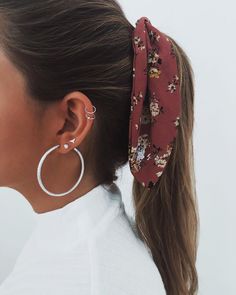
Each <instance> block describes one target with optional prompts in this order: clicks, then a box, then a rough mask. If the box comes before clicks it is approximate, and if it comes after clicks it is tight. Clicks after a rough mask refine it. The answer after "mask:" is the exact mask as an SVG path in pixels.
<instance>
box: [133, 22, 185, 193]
mask: <svg viewBox="0 0 236 295" xmlns="http://www.w3.org/2000/svg"><path fill="white" fill-rule="evenodd" d="M133 49H134V61H133V70H132V71H133V73H132V74H133V83H134V87H133V90H132V94H131V108H130V111H131V112H130V121H129V147H128V154H129V165H130V169H131V172H132V174H133V176H134V177H135V178H136V179H137V180H138V181H139V182H140V183H141V184H142V185H143V186H144V187H147V188H148V189H151V188H152V187H153V186H154V185H155V183H157V181H158V179H159V178H160V177H161V175H162V174H163V171H164V169H165V167H166V165H167V163H168V160H169V158H170V155H171V152H172V150H173V148H174V140H175V138H176V136H177V130H178V126H179V125H180V119H181V117H180V112H181V95H180V85H179V76H178V70H177V69H178V68H177V61H176V56H175V53H174V47H173V44H172V42H171V40H170V39H169V38H167V37H166V35H165V34H164V33H162V32H160V31H159V30H158V29H157V28H155V27H154V26H153V25H152V24H151V22H150V20H149V19H148V18H147V17H141V18H140V19H139V20H138V21H137V22H136V28H135V30H134V32H133ZM137 73H139V75H137Z"/></svg>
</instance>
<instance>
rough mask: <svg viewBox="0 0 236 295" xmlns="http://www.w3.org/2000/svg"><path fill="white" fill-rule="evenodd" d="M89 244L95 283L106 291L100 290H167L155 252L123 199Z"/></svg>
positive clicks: (113, 293) (106, 291)
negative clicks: (137, 227)
mask: <svg viewBox="0 0 236 295" xmlns="http://www.w3.org/2000/svg"><path fill="white" fill-rule="evenodd" d="M88 245H89V251H90V257H91V258H90V263H91V272H92V277H93V278H94V287H95V286H96V287H95V288H98V290H101V291H102V293H98V294H112V295H116V294H117V295H118V294H119V295H122V294H124V295H126V294H127V295H130V294H135V295H139V294H140V295H141V294H142V295H143V294H145V295H149V294H150V295H151V294H152V295H153V294H160V295H161V294H166V293H165V290H164V285H163V282H162V279H161V276H160V273H159V271H158V268H157V266H156V264H155V263H154V261H153V259H152V257H151V253H150V251H149V249H148V247H147V246H146V245H145V244H144V242H143V241H141V240H140V239H139V238H138V235H137V234H136V231H135V227H134V224H133V222H132V220H131V218H130V217H129V216H128V215H127V214H126V211H125V208H124V204H123V202H122V203H120V206H118V207H116V210H113V211H111V212H107V215H106V216H104V218H103V220H102V221H101V223H100V224H99V225H98V226H97V227H96V231H94V232H93V233H92V234H91V236H90V238H89V242H88ZM109 288H110V289H109Z"/></svg>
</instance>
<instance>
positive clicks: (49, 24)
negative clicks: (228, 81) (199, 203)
mask: <svg viewBox="0 0 236 295" xmlns="http://www.w3.org/2000/svg"><path fill="white" fill-rule="evenodd" d="M0 29H1V34H0V52H1V55H0V66H1V69H0V91H1V92H0V132H1V139H0V162H1V167H0V181H1V182H0V185H1V186H9V187H12V188H15V189H19V190H20V189H21V190H22V191H24V189H25V187H26V186H30V184H31V190H32V193H33V191H34V189H36V186H37V189H38V184H37V179H36V169H37V165H38V161H39V160H40V158H41V156H42V154H43V153H44V152H45V151H46V150H47V149H48V148H50V147H52V146H53V145H55V144H61V145H62V146H63V144H64V143H66V142H68V140H71V139H73V138H75V137H76V138H78V141H77V142H75V147H77V148H79V150H80V151H81V152H82V154H83V157H84V162H85V179H93V180H94V181H95V182H97V183H101V184H110V183H112V182H113V181H114V180H116V179H117V176H116V171H117V169H118V168H119V167H121V166H123V165H125V164H127V161H128V131H129V129H128V127H129V115H130V103H131V101H130V95H131V90H132V68H133V49H132V38H131V37H132V32H133V29H134V27H133V26H132V25H131V24H130V23H129V21H128V20H127V18H126V17H125V15H124V12H123V11H122V9H121V7H120V5H119V4H118V3H117V2H116V1H115V0H99V1H98V0H96V1H95V0H89V1H87V0H80V1H76V0H67V1H65V0H55V1H53V0H43V1H37V2H32V1H29V0H22V1H19V0H7V1H3V0H0ZM168 37H169V36H168ZM169 39H170V40H171V41H172V42H173V45H174V50H175V51H176V56H177V59H178V67H179V74H180V77H181V93H182V98H183V101H182V109H183V114H182V115H183V116H182V121H181V124H180V126H179V132H178V137H177V139H176V143H175V146H174V149H173V152H172V155H171V159H170V160H169V163H168V165H167V167H166V169H165V171H164V173H163V174H162V176H161V177H160V180H159V181H158V183H157V184H156V185H155V186H154V187H152V190H151V192H147V191H146V190H145V189H144V188H143V187H142V186H141V185H140V184H139V183H137V182H136V181H134V191H133V194H134V195H133V200H134V209H135V212H136V215H135V219H136V224H137V229H138V232H139V235H140V238H141V239H142V240H143V241H145V242H146V243H147V244H148V246H149V247H150V249H151V251H152V255H153V259H154V261H155V263H156V265H157V267H158V269H159V271H160V273H161V275H162V278H163V282H164V284H165V288H166V291H167V294H173V295H175V294H194V292H195V291H196V288H197V274H196V270H195V265H194V263H195V258H196V253H195V252H196V241H195V239H196V229H197V226H196V221H197V220H196V207H195V203H194V182H193V181H192V176H193V171H192V170H191V165H190V164H191V163H190V162H191V156H192V154H191V153H192V150H191V140H192V138H191V136H192V129H193V96H194V93H193V81H192V71H191V66H190V63H189V61H188V58H187V56H186V55H185V53H184V52H183V50H182V49H181V47H180V46H179V45H178V44H177V43H176V42H175V41H174V40H173V39H172V38H170V37H169ZM92 105H94V106H95V107H96V114H95V115H96V118H95V120H87V119H86V117H85V110H84V108H85V107H87V109H88V110H92ZM71 149H72V147H71ZM53 154H54V155H53ZM53 154H52V156H51V158H50V159H48V160H47V162H45V173H47V175H46V179H45V184H47V181H48V183H50V180H52V182H55V178H54V176H55V175H54V174H55V173H59V174H60V176H63V175H64V174H65V171H66V175H67V172H68V175H71V174H70V173H69V170H70V169H72V170H73V169H74V170H73V171H76V170H79V169H80V166H79V164H78V162H79V161H78V159H77V158H75V157H76V155H74V154H73V153H72V152H68V151H63V148H61V150H60V153H59V152H57V153H53ZM73 157H74V158H73ZM55 159H56V161H55ZM74 159H75V160H74ZM53 160H54V161H53ZM50 162H51V163H53V165H50ZM55 162H56V166H55ZM46 163H48V164H46ZM71 166H73V167H71ZM48 167H50V168H51V167H52V169H53V170H47V168H48ZM47 171H48V172H47ZM58 171H59V172H58ZM51 172H53V173H51ZM78 173H79V171H78ZM77 176H78V175H75V179H71V183H68V179H64V178H63V177H62V179H63V181H64V182H63V181H62V183H56V184H55V187H54V188H52V187H51V189H50V187H49V189H50V191H59V192H60V191H63V189H60V188H62V187H64V186H65V184H66V183H67V185H68V187H67V189H69V188H70V187H71V186H72V185H73V184H74V182H75V180H76V178H77ZM79 187H80V185H79ZM78 189H79V188H78ZM48 198H50V197H48ZM187 290H189V291H187ZM187 292H188V293H187Z"/></svg>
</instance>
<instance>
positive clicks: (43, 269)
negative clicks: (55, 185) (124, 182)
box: [0, 183, 166, 295]
mask: <svg viewBox="0 0 236 295" xmlns="http://www.w3.org/2000/svg"><path fill="white" fill-rule="evenodd" d="M35 217H36V219H37V223H36V226H35V228H34V230H33V232H32V234H31V235H30V236H29V238H28V240H27V242H26V244H25V246H24V247H23V250H22V251H21V253H20V255H19V256H18V258H17V260H16V263H15V266H14V268H13V270H12V271H11V273H10V275H9V276H8V277H7V278H6V279H5V281H4V282H3V283H2V284H1V285H0V295H54V294H55V295H154V294H155V295H162V294H166V293H165V290H164V285H163V282H162V279H161V276H160V274H159V272H158V268H157V267H156V265H155V263H154V261H153V260H152V258H151V254H150V252H149V250H148V248H147V247H146V246H145V245H144V243H143V242H142V241H141V240H140V239H139V238H138V237H137V235H136V232H135V229H134V227H133V226H132V225H133V224H132V222H130V221H131V220H130V219H129V218H128V216H127V215H126V212H125V208H124V203H123V201H122V198H121V191H120V189H119V188H118V186H117V185H116V184H115V183H114V184H113V185H112V186H110V187H109V186H103V185H98V186H96V187H94V188H93V189H92V190H90V191H89V192H87V193H86V194H84V195H83V196H81V197H79V198H78V199H76V200H74V201H72V202H70V203H68V204H67V205H65V206H64V207H62V208H59V209H56V210H53V211H49V212H45V213H40V214H37V213H35Z"/></svg>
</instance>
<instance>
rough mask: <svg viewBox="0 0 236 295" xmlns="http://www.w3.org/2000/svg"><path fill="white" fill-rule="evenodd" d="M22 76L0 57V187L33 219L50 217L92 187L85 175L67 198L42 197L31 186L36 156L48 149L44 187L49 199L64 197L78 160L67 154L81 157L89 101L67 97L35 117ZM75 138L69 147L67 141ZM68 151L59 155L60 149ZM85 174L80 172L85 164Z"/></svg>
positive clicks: (91, 180) (77, 170)
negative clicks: (14, 194)
mask: <svg viewBox="0 0 236 295" xmlns="http://www.w3.org/2000/svg"><path fill="white" fill-rule="evenodd" d="M24 85H25V81H24V78H23V76H22V74H21V73H20V72H19V71H18V70H17V69H16V68H15V67H14V65H13V64H12V63H11V61H10V60H9V59H8V58H7V56H6V55H5V54H4V53H3V52H0V134H1V136H0V163H1V165H0V187H1V186H4V187H9V188H12V189H15V190H17V191H18V192H20V193H21V194H22V195H23V196H24V197H25V198H26V199H27V200H28V202H29V203H30V205H31V206H32V208H33V210H34V211H35V212H36V213H39V214H40V213H43V212H48V211H52V210H55V209H58V208H61V207H64V206H65V205H66V204H68V203H70V202H72V201H73V200H75V199H77V198H79V197H82V196H83V195H84V194H85V193H86V192H88V191H90V190H91V189H92V188H93V187H95V186H96V185H97V183H96V180H95V179H94V178H93V176H92V174H91V173H89V171H87V173H86V170H85V173H84V176H83V177H82V180H81V182H80V183H79V185H78V186H77V187H76V189H75V190H74V191H72V192H71V193H69V194H67V195H65V196H61V197H53V196H49V195H47V194H46V193H45V192H44V191H43V190H42V189H41V187H40V186H39V184H38V181H37V167H38V163H39V161H40V159H41V157H42V155H43V154H44V153H45V152H46V151H47V150H48V149H49V148H51V147H52V146H54V145H57V144H59V145H60V147H59V148H58V149H56V150H54V151H53V152H52V153H50V154H49V155H48V156H47V158H46V159H45V161H44V164H43V166H42V174H41V175H42V180H43V183H44V186H45V187H46V188H47V189H48V190H49V191H50V192H54V193H62V192H66V191H68V190H69V189H70V188H71V187H72V186H73V185H74V184H75V183H76V181H77V179H78V177H79V175H80V171H81V170H80V165H81V163H80V158H79V157H78V155H77V154H76V153H75V152H74V151H73V148H74V147H79V150H80V152H81V153H82V155H84V151H86V140H85V139H86V136H87V135H88V134H89V131H90V130H91V128H92V125H93V123H94V120H89V119H87V118H86V116H85V110H84V108H85V107H86V108H87V110H89V111H92V110H93V108H92V103H91V101H90V100H89V98H88V97H87V96H86V95H85V94H83V93H82V92H79V91H74V92H71V93H68V94H67V95H66V96H65V97H64V98H63V100H61V101H59V102H55V103H53V104H50V105H49V106H47V107H46V109H44V111H43V112H42V111H41V108H40V107H39V105H38V104H37V103H36V102H35V101H34V100H33V99H32V98H30V97H28V96H27V93H26V91H25V86H24ZM74 138H76V141H75V142H74V143H70V142H69V140H71V139H74ZM65 143H68V144H69V148H68V149H65V148H64V144H65ZM84 164H85V169H86V162H85V163H84Z"/></svg>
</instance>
